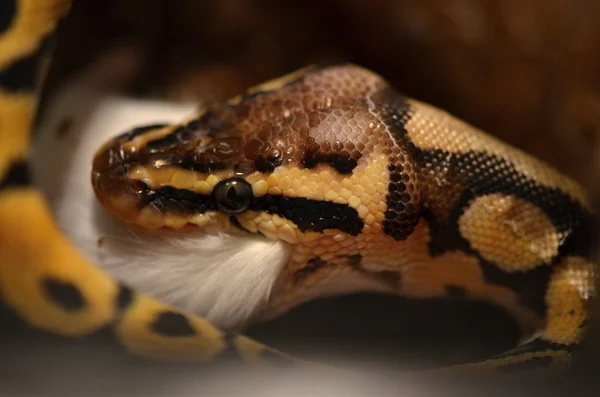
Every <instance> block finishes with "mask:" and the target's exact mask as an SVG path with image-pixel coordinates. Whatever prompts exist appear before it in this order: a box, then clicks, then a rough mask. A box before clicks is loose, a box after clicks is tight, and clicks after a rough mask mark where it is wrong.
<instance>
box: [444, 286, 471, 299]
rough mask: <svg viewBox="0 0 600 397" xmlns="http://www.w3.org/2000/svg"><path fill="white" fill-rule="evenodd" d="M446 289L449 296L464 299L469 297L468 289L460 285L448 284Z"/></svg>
mask: <svg viewBox="0 0 600 397" xmlns="http://www.w3.org/2000/svg"><path fill="white" fill-rule="evenodd" d="M444 289H445V290H446V295H447V296H448V297H449V298H453V299H463V298H466V297H467V289H466V288H465V287H462V286H460V285H455V284H447V285H446V286H445V287H444Z"/></svg>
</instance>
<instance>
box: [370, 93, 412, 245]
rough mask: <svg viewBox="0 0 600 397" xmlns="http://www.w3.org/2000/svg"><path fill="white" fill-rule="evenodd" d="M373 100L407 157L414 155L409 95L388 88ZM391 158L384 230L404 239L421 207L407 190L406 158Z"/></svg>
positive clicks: (409, 232)
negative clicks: (410, 140)
mask: <svg viewBox="0 0 600 397" xmlns="http://www.w3.org/2000/svg"><path fill="white" fill-rule="evenodd" d="M371 101H372V102H373V104H374V111H375V113H376V114H377V116H378V117H379V119H380V120H381V121H382V122H383V124H384V125H385V126H387V127H388V129H389V131H390V133H391V138H392V140H393V141H394V143H395V145H396V146H401V147H403V149H404V150H403V151H404V152H405V153H404V154H403V156H408V157H409V158H410V156H411V155H412V151H413V148H412V146H410V145H408V142H406V139H405V136H406V133H407V131H406V123H407V122H408V120H409V119H410V116H411V113H410V105H409V104H408V103H407V101H406V98H405V97H404V96H403V95H401V94H400V93H398V92H397V91H396V90H394V89H393V88H391V87H386V88H383V89H381V90H379V91H377V92H375V93H374V94H373V95H371ZM388 160H389V164H388V167H387V168H388V171H389V173H390V182H389V184H388V193H387V195H386V205H387V211H386V213H385V215H386V219H385V220H384V221H383V232H384V233H385V234H387V235H390V236H392V237H393V238H394V239H395V240H397V241H400V240H404V239H406V238H407V237H408V236H410V234H411V233H412V232H413V230H414V229H415V227H416V226H417V224H418V223H419V208H418V207H417V205H416V204H415V203H413V198H412V197H411V195H410V191H407V190H408V189H407V183H410V176H409V173H407V172H406V171H405V170H404V166H403V161H402V160H400V159H399V158H398V156H397V155H394V154H390V155H389V156H388Z"/></svg>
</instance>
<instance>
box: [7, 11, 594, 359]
mask: <svg viewBox="0 0 600 397" xmlns="http://www.w3.org/2000/svg"><path fill="white" fill-rule="evenodd" d="M2 5H3V6H2V18H1V21H0V291H1V296H2V298H1V299H2V302H3V304H4V305H5V306H6V307H7V308H8V309H10V310H11V311H12V312H14V313H15V314H16V315H17V316H18V317H20V318H22V319H23V320H24V321H25V322H27V323H28V324H29V325H30V326H31V327H33V328H36V329H40V330H43V331H45V332H50V333H55V334H60V335H63V336H67V337H82V336H89V335H93V334H94V333H95V332H98V331H100V330H105V329H107V328H109V329H110V330H111V332H112V335H113V338H114V343H116V344H118V345H120V346H122V347H123V348H124V349H126V350H127V351H130V352H133V353H135V354H138V355H141V356H143V357H150V358H169V359H185V360H197V361H211V360H213V359H215V358H218V357H219V356H221V355H222V354H225V353H227V354H231V352H232V351H234V352H236V353H237V355H238V356H239V357H240V358H241V359H242V360H244V361H247V362H249V363H266V364H269V365H271V364H273V365H279V364H281V363H285V365H290V364H293V363H294V362H296V359H294V358H293V357H290V356H288V355H286V354H284V353H282V352H279V351H277V350H276V349H272V348H270V347H268V346H265V345H263V344H261V343H259V342H256V341H254V340H252V339H250V338H247V337H245V336H243V335H238V334H232V333H230V332H226V331H223V330H222V329H220V328H219V327H217V326H215V325H214V324H213V323H211V322H210V321H208V320H206V319H204V318H202V317H199V316H196V315H192V314H190V313H184V312H182V311H179V310H177V309H175V308H174V307H172V306H170V305H168V304H166V303H163V302H161V301H159V300H156V299H153V298H150V297H149V296H147V295H145V294H143V293H141V292H138V291H137V290H136V289H133V288H130V287H128V286H127V285H125V284H123V283H120V282H117V281H116V280H115V279H113V278H112V277H111V276H109V275H108V274H107V273H106V272H105V271H104V270H102V269H101V268H99V267H98V266H96V264H95V263H93V262H91V261H90V260H89V259H87V258H86V257H85V256H84V255H82V254H81V253H80V252H79V251H78V249H77V248H76V247H75V246H74V245H73V244H72V243H70V242H69V241H68V240H67V239H66V238H65V236H64V235H63V234H62V232H61V231H60V230H59V228H58V227H57V226H56V224H55V221H54V219H53V217H52V215H51V213H50V210H49V208H48V206H47V203H46V202H45V199H44V197H43V195H42V194H41V192H40V190H39V188H37V187H36V186H34V185H33V184H32V182H31V178H30V177H29V173H30V165H29V162H30V158H29V156H30V150H29V149H30V133H31V130H32V128H33V122H34V118H35V114H36V108H37V103H38V100H39V95H40V90H41V87H42V84H43V78H42V77H43V75H44V71H45V69H46V68H47V66H48V61H49V59H50V57H49V56H48V55H49V54H50V51H51V46H52V40H51V39H52V37H53V35H54V34H55V30H56V28H57V26H58V24H59V22H60V20H61V19H62V18H64V17H66V16H67V14H68V11H69V8H70V1H64V0H63V1H61V0H51V1H50V0H49V1H45V2H36V1H34V0H3V1H2ZM90 161H92V159H90ZM92 185H93V188H94V191H95V193H96V195H97V197H98V200H99V202H100V203H101V204H102V205H103V207H104V208H105V209H106V210H107V212H109V213H111V214H112V215H114V216H115V217H117V218H119V219H120V220H122V221H123V222H124V223H126V224H131V225H132V227H141V228H145V229H152V230H154V229H165V228H166V229H177V232H178V233H187V232H188V230H191V229H194V230H197V229H198V228H201V229H204V230H217V231H219V232H222V233H223V232H224V233H238V234H243V235H247V234H251V235H253V236H259V237H260V238H265V239H273V240H277V241H282V242H284V243H285V245H286V247H288V249H289V256H288V260H287V262H286V263H285V265H284V266H283V267H282V268H281V271H280V272H279V274H278V275H277V280H276V282H275V283H274V286H273V291H272V293H271V296H270V299H269V303H268V304H267V306H266V307H265V308H264V309H262V310H261V313H260V314H259V315H258V316H259V317H263V318H268V317H273V316H277V315H278V314H281V313H283V312H285V311H287V310H289V309H290V308H291V307H293V306H295V305H298V304H300V303H302V302H305V301H307V300H309V299H312V298H314V297H317V296H320V295H323V294H331V293H343V292H346V291H350V290H369V291H379V292H384V293H393V294H399V295H402V296H406V297H414V298H428V297H448V298H461V299H479V300H486V301H489V302H491V303H494V304H497V305H499V306H501V307H502V308H504V309H506V310H507V311H508V312H510V313H511V314H512V315H514V316H515V317H516V318H517V320H518V322H519V324H520V326H521V329H522V331H523V334H524V335H525V336H527V337H529V341H528V342H527V343H524V344H523V345H521V346H520V347H518V348H516V349H515V350H513V351H510V352H507V353H505V354H502V355H499V356H497V357H493V358H491V359H489V360H486V361H485V362H482V363H474V364H472V365H467V367H472V368H486V369H490V370H491V369H497V368H506V367H511V366H519V365H522V364H524V363H530V364H531V363H534V364H535V365H536V366H541V367H556V366H563V365H565V364H568V363H569V362H570V359H571V355H572V354H571V353H572V352H573V351H575V350H576V348H577V346H578V344H579V342H580V341H581V339H582V337H583V336H584V334H585V329H586V323H587V320H588V311H589V304H590V300H591V299H592V297H593V295H594V289H593V286H594V280H595V261H594V260H595V258H594V251H593V248H594V237H595V234H594V229H595V223H594V222H595V216H594V214H593V211H592V210H591V209H590V206H589V204H588V201H587V198H586V193H585V192H584V190H583V189H582V188H581V187H580V186H579V185H577V184H576V183H575V182H574V181H572V180H571V179H569V178H567V177H565V176H563V175H561V174H560V173H559V172H558V171H556V170H554V169H553V168H551V167H550V166H548V165H546V164H545V163H543V162H541V161H538V160H537V159H535V158H533V157H531V156H529V155H527V154H526V153H523V152H522V151H520V150H518V149H516V148H513V147H510V146H508V145H506V144H504V143H503V142H501V141H499V140H497V139H495V138H492V137H491V136H488V135H486V134H485V133H483V132H481V131H479V130H477V129H476V128H474V127H471V126H469V125H468V124H466V123H464V122H462V121H460V120H458V119H456V118H454V117H452V116H451V115H449V114H447V113H445V112H443V111H441V110H438V109H436V108H434V107H432V106H430V105H428V104H425V103H421V102H419V101H416V100H413V99H410V98H406V97H404V96H403V95H401V94H400V93H398V92H396V91H395V90H394V88H393V87H391V86H390V85H389V84H388V83H387V82H386V81H385V80H384V79H382V78H381V77H380V76H378V75H377V74H375V73H373V72H371V71H369V70H366V69H364V68H361V67H358V66H355V65H333V66H327V67H317V66H312V67H307V68H304V69H301V70H299V71H297V72H294V73H292V74H289V75H287V76H284V77H282V78H279V79H276V80H273V81H270V82H267V83H264V84H262V85H260V86H257V87H254V88H252V89H249V90H248V91H247V92H245V93H244V94H243V95H240V96H238V97H236V98H233V99H231V100H229V101H227V102H225V103H220V104H215V105H211V106H208V107H206V108H203V109H201V110H200V111H199V112H198V113H197V115H196V116H195V117H193V118H190V119H188V120H185V121H182V122H181V123H176V124H173V125H148V126H140V127H139V128H136V129H134V130H131V131H128V132H125V133H123V134H122V135H119V136H117V137H115V138H113V139H112V140H110V141H109V142H107V143H106V144H105V145H104V146H103V147H101V148H99V149H98V152H97V154H96V156H95V158H94V159H93V171H92ZM32 224H35V225H36V232H35V233H32V232H31V225H32ZM332 285H333V287H332ZM332 291H333V292H332Z"/></svg>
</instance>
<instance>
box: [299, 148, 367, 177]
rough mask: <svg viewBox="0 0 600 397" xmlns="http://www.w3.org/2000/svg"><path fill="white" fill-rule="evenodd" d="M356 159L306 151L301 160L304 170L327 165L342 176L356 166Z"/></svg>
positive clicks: (349, 172)
mask: <svg viewBox="0 0 600 397" xmlns="http://www.w3.org/2000/svg"><path fill="white" fill-rule="evenodd" d="M358 160H359V158H358V159H356V158H352V157H350V156H349V155H347V156H343V155H341V154H339V153H322V152H320V151H306V152H305V154H304V158H303V159H302V165H303V166H304V168H308V169H313V168H315V167H316V166H317V165H318V164H329V165H331V166H332V167H333V169H334V170H336V171H337V172H338V173H340V174H342V175H347V174H351V173H352V171H353V170H354V169H355V168H356V166H357V165H358Z"/></svg>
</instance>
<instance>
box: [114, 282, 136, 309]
mask: <svg viewBox="0 0 600 397" xmlns="http://www.w3.org/2000/svg"><path fill="white" fill-rule="evenodd" d="M132 301H133V290H132V289H131V288H129V287H127V286H126V285H122V284H121V285H119V294H118V295H117V309H118V310H119V311H121V310H123V309H126V308H127V307H128V306H129V305H130V304H131V302H132Z"/></svg>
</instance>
